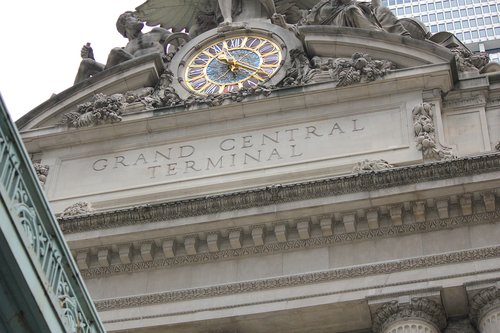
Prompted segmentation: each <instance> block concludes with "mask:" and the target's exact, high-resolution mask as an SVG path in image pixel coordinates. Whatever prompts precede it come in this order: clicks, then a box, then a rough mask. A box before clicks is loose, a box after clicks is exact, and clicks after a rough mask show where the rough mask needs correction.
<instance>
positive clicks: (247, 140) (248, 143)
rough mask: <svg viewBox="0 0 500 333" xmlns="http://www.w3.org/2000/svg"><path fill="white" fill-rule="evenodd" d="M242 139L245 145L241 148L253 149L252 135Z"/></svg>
mask: <svg viewBox="0 0 500 333" xmlns="http://www.w3.org/2000/svg"><path fill="white" fill-rule="evenodd" d="M242 139H243V144H242V145H241V148H250V147H253V143H252V136H251V135H246V136H244V137H242Z"/></svg>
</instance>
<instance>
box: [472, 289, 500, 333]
mask: <svg viewBox="0 0 500 333" xmlns="http://www.w3.org/2000/svg"><path fill="white" fill-rule="evenodd" d="M499 284H500V283H499ZM499 284H497V286H493V287H490V288H486V289H482V290H480V291H479V292H478V293H477V294H475V295H474V296H473V297H472V299H471V302H470V317H471V321H472V322H473V323H474V325H475V326H476V327H477V328H478V330H479V332H480V333H498V332H499V330H500V289H499V288H498V285H499Z"/></svg>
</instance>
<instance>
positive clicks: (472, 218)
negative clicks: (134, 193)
mask: <svg viewBox="0 0 500 333" xmlns="http://www.w3.org/2000/svg"><path fill="white" fill-rule="evenodd" d="M499 219H500V209H499V210H496V211H493V212H486V213H479V214H472V215H466V216H456V217H450V218H445V219H433V220H428V221H423V222H417V223H413V224H402V225H393V226H389V227H383V228H379V229H371V230H361V231H356V232H344V233H336V234H333V235H330V236H319V237H311V238H308V239H293V240H287V239H286V235H283V236H282V237H284V238H283V240H282V241H279V239H278V240H277V241H276V240H273V241H270V242H267V241H265V242H264V244H263V245H260V246H258V245H254V246H246V247H239V248H234V247H233V248H230V249H223V250H220V248H219V247H217V249H215V251H213V252H212V249H213V247H208V251H198V246H197V243H196V241H198V239H197V238H196V237H195V236H190V237H188V236H186V237H185V238H186V239H188V240H189V244H184V246H185V247H186V252H188V255H175V246H174V245H173V244H172V245H170V246H169V247H168V249H167V247H166V245H165V243H167V242H168V240H165V241H163V242H161V241H158V243H162V244H163V252H164V255H163V256H162V257H160V258H156V259H154V260H153V258H152V256H151V260H149V261H139V262H137V261H136V262H122V264H112V265H110V263H109V261H107V264H106V265H100V266H98V267H96V266H94V267H89V266H88V260H89V259H88V256H87V255H83V254H82V252H79V253H78V254H77V261H78V258H80V261H78V262H79V266H80V270H81V274H82V276H83V277H84V278H86V279H93V278H99V277H102V276H108V275H116V274H125V273H133V272H139V271H147V270H153V269H162V268H169V267H175V266H184V265H193V264H204V263H209V262H215V261H220V260H229V259H235V258H242V257H250V256H258V255H266V254H273V253H281V252H286V251H295V250H300V249H309V248H319V247H325V246H331V245H334V244H342V243H347V242H353V241H362V240H368V239H376V238H384V237H393V236H395V235H398V236H402V235H408V234H414V233H422V232H428V231H437V230H444V229H449V228H453V227H460V226H468V225H475V224H484V223H492V222H493V221H496V220H499ZM285 230H286V229H285ZM284 232H285V233H286V231H284ZM252 236H254V235H253V234H252ZM276 238H279V237H278V235H277V236H276ZM185 243H186V240H185ZM254 244H258V243H255V242H254ZM80 251H82V250H80ZM109 251H111V248H110V249H109ZM89 252H90V250H86V252H85V253H89ZM80 262H82V263H84V265H80Z"/></svg>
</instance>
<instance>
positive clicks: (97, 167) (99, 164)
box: [92, 158, 108, 171]
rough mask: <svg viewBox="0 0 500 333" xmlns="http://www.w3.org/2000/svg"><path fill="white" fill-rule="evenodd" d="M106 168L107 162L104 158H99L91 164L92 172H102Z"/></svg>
mask: <svg viewBox="0 0 500 333" xmlns="http://www.w3.org/2000/svg"><path fill="white" fill-rule="evenodd" d="M107 166H108V160H107V159H106V158H101V159H98V160H97V161H95V162H94V163H93V164H92V169H94V171H102V170H104V169H106V167H107Z"/></svg>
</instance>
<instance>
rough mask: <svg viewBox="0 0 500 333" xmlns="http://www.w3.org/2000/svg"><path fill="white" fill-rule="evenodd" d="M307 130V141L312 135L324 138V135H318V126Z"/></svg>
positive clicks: (308, 127) (309, 127)
mask: <svg viewBox="0 0 500 333" xmlns="http://www.w3.org/2000/svg"><path fill="white" fill-rule="evenodd" d="M306 130H307V134H306V139H310V138H311V136H310V134H314V135H315V136H317V137H320V136H323V134H318V133H316V131H317V130H318V129H317V128H316V126H307V127H306Z"/></svg>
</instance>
